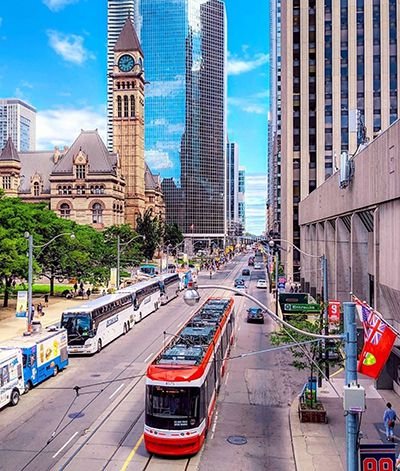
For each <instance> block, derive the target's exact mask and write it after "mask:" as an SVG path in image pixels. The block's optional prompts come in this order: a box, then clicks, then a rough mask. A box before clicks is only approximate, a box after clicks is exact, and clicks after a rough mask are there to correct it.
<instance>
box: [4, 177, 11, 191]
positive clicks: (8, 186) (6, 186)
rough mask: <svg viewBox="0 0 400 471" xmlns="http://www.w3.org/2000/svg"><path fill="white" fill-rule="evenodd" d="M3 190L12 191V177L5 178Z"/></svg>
mask: <svg viewBox="0 0 400 471" xmlns="http://www.w3.org/2000/svg"><path fill="white" fill-rule="evenodd" d="M3 188H4V190H11V176H10V175H5V176H4V177H3Z"/></svg>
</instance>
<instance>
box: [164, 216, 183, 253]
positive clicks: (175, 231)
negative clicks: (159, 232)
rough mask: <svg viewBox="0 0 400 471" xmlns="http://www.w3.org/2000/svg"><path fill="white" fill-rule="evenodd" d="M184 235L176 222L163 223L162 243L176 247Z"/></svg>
mask: <svg viewBox="0 0 400 471" xmlns="http://www.w3.org/2000/svg"><path fill="white" fill-rule="evenodd" d="M183 239H184V237H183V234H182V231H181V230H180V228H179V226H178V224H176V223H175V222H174V223H172V224H168V223H165V224H164V243H165V244H167V245H168V244H169V245H171V246H172V247H176V246H177V245H179V244H180V243H181V242H182V241H183Z"/></svg>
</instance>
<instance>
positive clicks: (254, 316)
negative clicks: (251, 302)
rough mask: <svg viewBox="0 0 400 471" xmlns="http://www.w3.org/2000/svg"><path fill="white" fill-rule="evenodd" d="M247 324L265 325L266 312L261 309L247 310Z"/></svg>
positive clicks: (251, 308)
mask: <svg viewBox="0 0 400 471" xmlns="http://www.w3.org/2000/svg"><path fill="white" fill-rule="evenodd" d="M247 322H249V323H257V324H264V311H263V310H262V309H261V308H260V307H250V308H249V309H247Z"/></svg>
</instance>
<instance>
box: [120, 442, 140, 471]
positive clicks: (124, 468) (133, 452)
mask: <svg viewBox="0 0 400 471" xmlns="http://www.w3.org/2000/svg"><path fill="white" fill-rule="evenodd" d="M142 441H143V433H142V435H141V437H140V438H139V440H138V441H137V443H136V445H135V446H134V448H133V450H132V451H131V452H130V453H129V456H128V458H127V459H126V460H125V463H124V465H123V466H122V468H121V471H126V470H127V469H128V466H129V463H130V462H131V461H132V458H133V457H134V456H135V453H136V452H137V450H138V448H139V447H140V444H141V443H142Z"/></svg>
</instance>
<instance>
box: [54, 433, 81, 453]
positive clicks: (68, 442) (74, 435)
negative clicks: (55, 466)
mask: <svg viewBox="0 0 400 471" xmlns="http://www.w3.org/2000/svg"><path fill="white" fill-rule="evenodd" d="M77 435H78V432H75V433H74V434H73V435H72V437H71V438H70V439H69V440H68V441H67V442H66V443H65V444H64V445H63V446H62V447H61V448H60V449H59V450H58V451H57V453H56V454H55V455H53V458H55V457H56V456H57V455H59V454H60V453H61V452H62V451H63V450H64V448H65V447H66V446H68V445H69V444H70V442H72V440H73V439H74V438H75V437H76V436H77Z"/></svg>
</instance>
